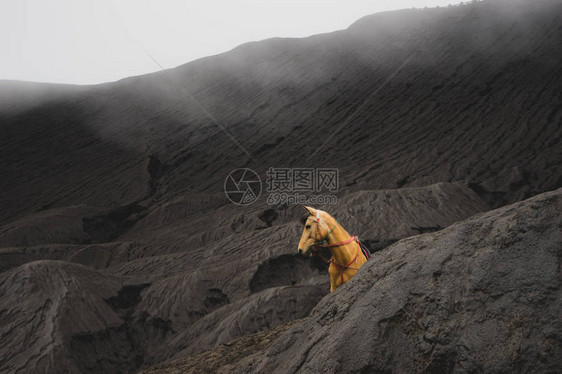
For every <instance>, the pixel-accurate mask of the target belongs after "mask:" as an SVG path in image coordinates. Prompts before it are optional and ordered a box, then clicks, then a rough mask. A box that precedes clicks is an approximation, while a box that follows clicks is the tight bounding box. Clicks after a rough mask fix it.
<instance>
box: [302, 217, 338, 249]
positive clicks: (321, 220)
mask: <svg viewBox="0 0 562 374" xmlns="http://www.w3.org/2000/svg"><path fill="white" fill-rule="evenodd" d="M332 221H333V218H332V217H331V216H330V215H329V214H328V213H326V212H324V211H323V210H320V209H314V208H311V207H308V206H303V214H302V216H301V223H302V224H303V225H304V228H303V232H302V236H301V240H300V242H299V248H298V252H299V254H301V255H303V256H306V257H311V256H312V254H313V250H314V244H317V243H319V242H321V241H322V239H323V238H324V237H325V236H326V234H327V233H328V232H329V231H330V228H329V227H328V224H329V223H332V224H333V222H332Z"/></svg>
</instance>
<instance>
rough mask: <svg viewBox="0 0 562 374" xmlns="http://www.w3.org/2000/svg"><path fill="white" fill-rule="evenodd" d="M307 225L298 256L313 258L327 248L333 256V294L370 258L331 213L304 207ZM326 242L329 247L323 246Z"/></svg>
mask: <svg viewBox="0 0 562 374" xmlns="http://www.w3.org/2000/svg"><path fill="white" fill-rule="evenodd" d="M304 208H305V210H306V216H305V217H303V220H302V221H303V223H304V225H305V227H304V230H303V234H302V237H301V240H300V242H299V250H298V251H299V253H300V254H302V255H304V256H308V257H311V256H313V255H314V254H315V253H316V252H317V250H318V249H319V248H321V247H327V248H329V249H330V252H331V253H332V258H331V259H330V260H329V262H330V267H329V269H328V273H329V275H330V291H331V292H333V291H334V290H335V289H336V288H338V287H339V286H341V285H342V284H344V283H346V282H348V281H349V280H350V279H351V278H352V277H353V276H354V275H355V274H356V273H357V271H358V270H359V268H361V266H363V264H364V263H365V262H367V256H366V254H365V253H364V252H363V251H362V249H361V247H360V245H359V243H358V241H357V239H356V238H355V237H353V236H351V235H349V233H348V232H347V231H346V230H345V229H344V228H343V227H342V226H341V225H340V224H338V223H337V222H336V220H335V219H334V218H333V217H332V216H330V215H329V214H328V213H326V212H324V211H322V210H319V209H314V208H311V207H304ZM323 242H326V243H327V244H322V243H323Z"/></svg>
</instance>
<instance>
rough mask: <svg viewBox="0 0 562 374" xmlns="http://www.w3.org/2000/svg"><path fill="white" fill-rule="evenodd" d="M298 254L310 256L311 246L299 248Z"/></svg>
mask: <svg viewBox="0 0 562 374" xmlns="http://www.w3.org/2000/svg"><path fill="white" fill-rule="evenodd" d="M299 254H300V255H302V256H304V257H312V247H310V246H309V247H308V248H306V249H304V250H303V249H302V248H299Z"/></svg>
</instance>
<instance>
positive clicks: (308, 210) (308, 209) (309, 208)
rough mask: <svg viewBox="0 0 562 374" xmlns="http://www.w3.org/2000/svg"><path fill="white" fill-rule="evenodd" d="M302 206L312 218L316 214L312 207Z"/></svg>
mask: <svg viewBox="0 0 562 374" xmlns="http://www.w3.org/2000/svg"><path fill="white" fill-rule="evenodd" d="M301 206H302V208H303V209H304V210H305V211H306V212H307V213H308V214H310V215H312V216H313V215H315V214H316V209H314V208H311V207H309V206H306V205H301Z"/></svg>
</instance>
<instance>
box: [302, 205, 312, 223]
mask: <svg viewBox="0 0 562 374" xmlns="http://www.w3.org/2000/svg"><path fill="white" fill-rule="evenodd" d="M301 208H302V215H301V223H302V224H303V225H304V224H306V220H307V218H308V216H310V215H312V211H311V209H312V208H310V207H307V206H304V205H301Z"/></svg>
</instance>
